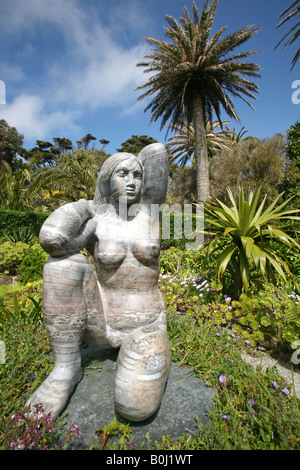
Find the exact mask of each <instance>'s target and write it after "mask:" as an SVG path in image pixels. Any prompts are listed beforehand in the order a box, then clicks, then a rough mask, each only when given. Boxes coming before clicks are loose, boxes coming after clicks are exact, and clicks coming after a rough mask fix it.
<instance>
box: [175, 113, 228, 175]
mask: <svg viewBox="0 0 300 470" xmlns="http://www.w3.org/2000/svg"><path fill="white" fill-rule="evenodd" d="M225 124H229V121H225V122H222V129H221V130H220V131H216V129H217V128H218V127H219V126H220V123H219V122H218V121H213V122H210V121H209V122H208V123H207V124H206V143H207V147H208V152H209V156H212V155H213V154H214V153H215V152H216V151H217V150H220V149H222V148H229V147H231V142H230V140H229V135H230V134H231V132H230V131H229V130H224V129H223V126H224V125H225ZM174 130H175V132H176V133H177V134H176V135H174V136H172V137H171V138H170V139H169V140H168V145H167V147H168V150H169V155H170V161H171V162H175V161H177V163H179V165H180V167H181V168H183V167H184V166H186V165H187V164H188V163H191V162H193V159H194V151H195V130H194V127H193V125H192V124H187V123H186V122H179V123H178V124H177V125H175V126H174Z"/></svg>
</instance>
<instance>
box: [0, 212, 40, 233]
mask: <svg viewBox="0 0 300 470" xmlns="http://www.w3.org/2000/svg"><path fill="white" fill-rule="evenodd" d="M48 216H49V214H48V213H46V212H19V211H13V210H5V209H0V236H3V235H4V233H5V234H7V235H12V234H13V233H14V231H15V230H19V229H20V228H21V227H26V229H27V230H30V232H31V233H32V235H33V236H35V237H38V236H39V232H40V229H41V226H42V225H43V223H44V222H45V220H46V218H47V217H48Z"/></svg>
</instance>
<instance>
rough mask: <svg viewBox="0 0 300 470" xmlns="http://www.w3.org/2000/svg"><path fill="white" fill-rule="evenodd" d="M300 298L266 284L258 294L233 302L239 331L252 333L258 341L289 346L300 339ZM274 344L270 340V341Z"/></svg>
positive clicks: (234, 315)
mask: <svg viewBox="0 0 300 470" xmlns="http://www.w3.org/2000/svg"><path fill="white" fill-rule="evenodd" d="M299 301H300V297H299V296H298V295H297V294H295V293H291V294H289V293H288V292H286V291H285V290H284V289H283V288H280V287H277V288H275V287H274V286H273V285H272V284H266V285H265V287H264V289H261V290H260V291H259V292H258V294H256V295H249V296H247V295H245V294H242V295H241V297H240V299H239V300H238V301H233V302H232V307H233V311H232V314H233V315H232V318H233V322H234V323H235V324H236V325H237V326H238V329H239V330H241V329H242V328H243V329H244V330H248V331H249V332H250V333H251V336H252V338H253V339H254V340H256V341H268V340H269V339H271V338H272V340H273V341H271V342H273V344H274V343H275V344H276V343H278V342H282V343H286V344H287V345H290V346H291V345H292V343H293V342H294V341H296V340H298V339H299V338H300V304H299ZM269 342H270V341H269Z"/></svg>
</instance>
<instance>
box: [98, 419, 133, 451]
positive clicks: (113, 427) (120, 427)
mask: <svg viewBox="0 0 300 470" xmlns="http://www.w3.org/2000/svg"><path fill="white" fill-rule="evenodd" d="M95 433H96V435H97V436H102V442H101V447H100V450H103V449H104V447H105V445H106V444H107V441H108V439H109V438H111V437H113V436H115V435H118V436H120V434H121V437H120V438H119V439H118V442H117V443H115V444H111V445H108V448H109V450H117V449H122V450H129V449H132V447H131V444H129V445H128V444H127V442H128V441H129V439H130V437H131V433H132V431H131V429H130V427H129V424H120V423H118V421H117V420H116V419H114V420H113V421H111V422H110V423H109V424H107V425H106V426H104V427H103V428H102V429H97V430H96V431H95ZM93 449H94V450H96V449H97V447H95V446H93Z"/></svg>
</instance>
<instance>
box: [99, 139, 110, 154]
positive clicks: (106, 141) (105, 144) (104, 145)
mask: <svg viewBox="0 0 300 470" xmlns="http://www.w3.org/2000/svg"><path fill="white" fill-rule="evenodd" d="M99 142H100V144H101V150H102V152H104V148H105V147H106V146H107V145H108V144H109V143H110V141H109V140H106V139H100V140H99Z"/></svg>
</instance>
